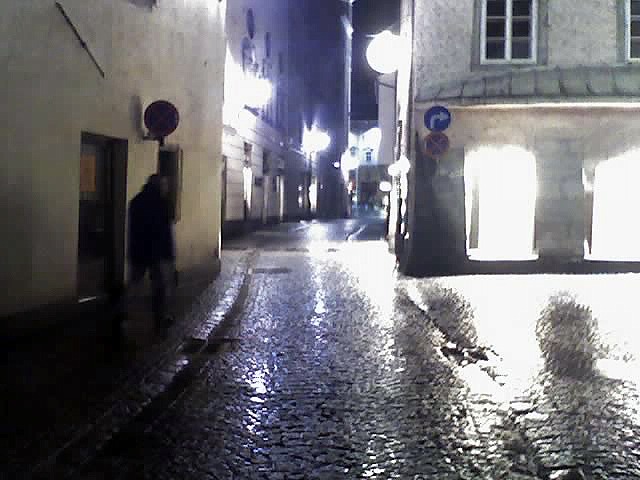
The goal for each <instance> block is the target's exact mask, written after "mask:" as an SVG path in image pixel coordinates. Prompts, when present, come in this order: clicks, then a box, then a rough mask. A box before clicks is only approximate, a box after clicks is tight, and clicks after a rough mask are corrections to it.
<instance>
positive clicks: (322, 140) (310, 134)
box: [302, 126, 331, 153]
mask: <svg viewBox="0 0 640 480" xmlns="http://www.w3.org/2000/svg"><path fill="white" fill-rule="evenodd" d="M329 145H331V137H330V136H329V134H328V133H327V132H325V131H324V130H320V129H318V128H316V127H315V126H314V127H313V128H311V129H310V130H309V129H305V130H304V132H303V133H302V150H303V151H304V152H305V153H318V152H322V151H324V150H326V149H327V148H329Z"/></svg>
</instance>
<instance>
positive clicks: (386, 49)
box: [366, 30, 400, 74]
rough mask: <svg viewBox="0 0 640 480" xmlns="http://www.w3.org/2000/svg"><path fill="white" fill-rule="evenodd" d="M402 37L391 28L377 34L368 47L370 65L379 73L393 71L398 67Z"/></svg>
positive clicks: (367, 54) (367, 53)
mask: <svg viewBox="0 0 640 480" xmlns="http://www.w3.org/2000/svg"><path fill="white" fill-rule="evenodd" d="M399 56H400V37H399V36H398V35H394V34H393V33H391V32H390V31H389V30H385V31H383V32H381V33H379V34H378V35H376V36H375V37H374V38H373V40H371V43H369V46H368V47H367V52H366V57H367V62H369V66H370V67H371V68H373V69H374V70H375V71H376V72H378V73H383V74H384V73H393V72H395V71H396V70H397V69H398V57H399Z"/></svg>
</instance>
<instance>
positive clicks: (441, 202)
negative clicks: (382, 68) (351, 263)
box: [396, 0, 640, 274]
mask: <svg viewBox="0 0 640 480" xmlns="http://www.w3.org/2000/svg"><path fill="white" fill-rule="evenodd" d="M401 32H402V33H401V35H402V39H403V42H404V43H405V49H404V50H406V52H408V53H407V54H406V55H407V56H410V58H405V59H403V61H402V66H401V68H400V70H399V72H398V80H397V82H398V83H397V85H398V103H399V104H398V111H399V119H400V120H401V122H402V132H401V134H400V142H399V144H398V148H399V149H400V150H399V153H401V154H404V155H406V156H407V157H408V158H409V159H410V161H411V169H410V171H409V173H408V182H409V185H408V192H407V193H408V198H407V202H406V205H405V212H404V215H403V218H402V219H401V220H400V225H399V229H398V231H399V232H400V235H399V237H398V238H399V240H400V241H399V242H397V244H396V251H397V252H398V256H399V258H400V263H401V266H402V268H403V270H404V271H406V272H409V273H416V274H426V273H431V272H443V273H456V272H478V271H489V272H492V271H594V270H595V271H597V270H604V269H609V268H614V267H615V268H621V269H636V268H637V266H638V263H636V262H637V261H639V260H640V248H638V242H637V238H638V233H640V229H639V228H638V223H637V221H636V220H635V219H636V218H638V214H639V213H640V202H639V200H640V198H638V195H637V194H636V193H635V191H636V188H635V187H634V186H633V185H634V182H636V181H637V179H638V175H639V174H640V63H639V62H640V2H638V1H636V0H606V1H598V0H588V1H585V2H580V4H579V5H577V4H576V2H573V1H571V0H559V1H553V2H551V1H548V0H461V1H458V2H453V3H452V2H447V1H445V0H433V1H432V0H429V1H427V0H406V1H404V2H403V4H402V18H401ZM435 105H442V106H445V107H447V108H448V109H449V110H450V111H451V113H452V118H453V120H452V123H451V126H450V127H449V128H448V129H447V130H446V131H445V134H446V135H448V137H449V140H450V147H449V149H448V151H447V152H446V153H445V154H444V155H442V156H439V157H437V158H436V157H435V156H433V155H431V156H430V155H428V154H427V152H426V150H425V148H424V141H425V138H426V136H427V135H428V134H429V133H430V132H429V130H428V128H427V126H426V125H425V120H424V115H425V112H426V111H427V110H428V109H429V108H431V107H432V106H435Z"/></svg>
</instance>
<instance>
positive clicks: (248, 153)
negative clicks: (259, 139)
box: [244, 142, 253, 167]
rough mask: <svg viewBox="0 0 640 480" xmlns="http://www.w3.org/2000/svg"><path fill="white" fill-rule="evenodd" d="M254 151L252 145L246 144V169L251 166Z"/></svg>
mask: <svg viewBox="0 0 640 480" xmlns="http://www.w3.org/2000/svg"><path fill="white" fill-rule="evenodd" d="M252 150H253V147H252V145H251V144H250V143H247V142H244V166H245V167H250V166H251V151H252Z"/></svg>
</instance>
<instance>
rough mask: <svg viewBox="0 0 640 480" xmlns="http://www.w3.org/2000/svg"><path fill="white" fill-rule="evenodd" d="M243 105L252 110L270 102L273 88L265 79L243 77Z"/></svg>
mask: <svg viewBox="0 0 640 480" xmlns="http://www.w3.org/2000/svg"><path fill="white" fill-rule="evenodd" d="M244 81H245V95H244V99H245V104H246V105H247V106H249V107H252V108H260V107H262V106H264V105H266V104H267V103H269V101H270V100H271V96H272V95H273V86H272V85H271V82H270V81H269V80H267V79H266V78H254V77H250V76H246V77H245V80H244Z"/></svg>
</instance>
